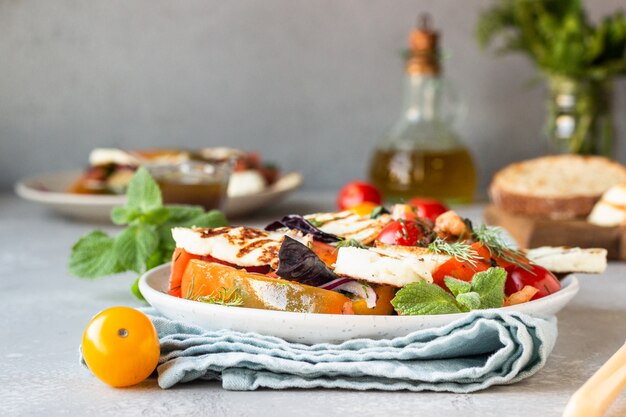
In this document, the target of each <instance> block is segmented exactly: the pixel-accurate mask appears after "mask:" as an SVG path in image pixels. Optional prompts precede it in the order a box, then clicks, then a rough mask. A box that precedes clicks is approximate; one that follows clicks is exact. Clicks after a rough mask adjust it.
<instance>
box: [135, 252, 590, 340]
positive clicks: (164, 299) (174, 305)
mask: <svg viewBox="0 0 626 417" xmlns="http://www.w3.org/2000/svg"><path fill="white" fill-rule="evenodd" d="M169 275H170V264H165V265H161V266H158V267H156V268H154V269H152V270H150V271H148V272H146V273H145V274H144V275H143V276H142V277H141V279H140V280H139V289H140V290H141V293H142V294H143V296H144V297H145V298H146V300H147V301H148V302H149V303H150V304H151V305H152V306H153V307H154V308H156V309H157V310H158V311H159V312H160V313H161V314H163V315H164V316H165V317H168V318H170V319H172V320H178V321H181V322H184V323H189V324H194V325H197V326H200V327H202V328H204V329H207V330H219V329H233V330H238V331H241V332H255V333H260V334H263V335H268V336H277V337H280V338H283V339H285V340H289V341H292V342H300V343H307V344H313V343H324V342H329V343H337V342H343V341H346V340H350V339H358V338H371V339H389V338H393V337H398V336H404V335H406V334H409V333H411V332H413V331H415V330H420V329H427V328H433V327H439V326H443V325H446V324H449V323H451V322H453V321H455V320H457V319H460V318H462V317H464V316H465V315H467V314H469V313H460V314H439V315H428V316H356V315H338V314H312V313H290V312H284V311H272V310H260V309H254V308H242V307H227V306H221V305H216V304H206V303H200V302H198V301H191V300H186V299H183V298H178V297H174V296H171V295H168V294H167V287H168V281H169ZM578 289H579V285H578V279H576V277H575V276H573V275H570V276H568V277H566V278H565V279H564V280H563V281H561V290H560V291H558V292H556V293H554V294H551V295H548V296H546V297H544V298H540V299H538V300H534V301H529V302H527V303H523V304H518V305H514V306H509V307H502V308H499V309H498V310H502V311H519V312H522V313H528V314H541V315H554V314H556V313H557V312H558V311H560V310H561V309H562V308H563V307H565V305H566V304H567V303H569V302H570V301H571V300H572V298H574V296H575V295H576V294H577V293H578Z"/></svg>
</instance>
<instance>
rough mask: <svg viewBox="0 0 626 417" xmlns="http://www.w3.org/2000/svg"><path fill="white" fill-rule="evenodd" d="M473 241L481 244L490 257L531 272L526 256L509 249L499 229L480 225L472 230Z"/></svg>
mask: <svg viewBox="0 0 626 417" xmlns="http://www.w3.org/2000/svg"><path fill="white" fill-rule="evenodd" d="M474 239H475V240H477V241H478V242H480V243H482V244H483V245H484V246H485V247H486V248H487V249H488V250H489V253H491V256H493V257H496V258H500V259H502V260H504V261H506V262H509V263H512V264H514V265H516V266H519V267H520V268H522V269H524V270H526V271H530V272H532V268H531V267H530V266H529V265H528V259H527V258H526V256H525V255H524V254H523V253H522V252H521V251H519V250H517V249H513V248H511V247H510V246H508V245H507V244H506V243H505V242H504V239H503V238H502V229H501V228H500V227H487V226H485V225H484V224H482V225H480V226H479V227H478V228H476V229H474Z"/></svg>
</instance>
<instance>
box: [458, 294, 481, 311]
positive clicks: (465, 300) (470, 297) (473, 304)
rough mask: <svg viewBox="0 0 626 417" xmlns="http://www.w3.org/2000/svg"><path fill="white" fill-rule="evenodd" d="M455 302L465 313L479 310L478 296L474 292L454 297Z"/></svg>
mask: <svg viewBox="0 0 626 417" xmlns="http://www.w3.org/2000/svg"><path fill="white" fill-rule="evenodd" d="M456 301H457V302H458V303H459V305H460V306H461V307H464V309H465V310H466V311H471V310H476V309H479V308H480V295H478V293H477V292H474V291H470V292H466V293H461V294H458V295H457V296H456Z"/></svg>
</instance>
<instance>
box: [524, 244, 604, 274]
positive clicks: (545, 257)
mask: <svg viewBox="0 0 626 417" xmlns="http://www.w3.org/2000/svg"><path fill="white" fill-rule="evenodd" d="M606 255H607V251H606V249H600V248H591V249H582V248H568V247H564V246H556V247H555V246H542V247H539V248H534V249H529V250H527V251H526V256H527V257H528V259H529V260H531V261H532V262H533V263H536V264H537V265H539V266H542V267H544V268H546V269H547V270H548V271H552V272H556V273H565V272H583V273H588V274H600V273H602V272H604V270H605V269H606Z"/></svg>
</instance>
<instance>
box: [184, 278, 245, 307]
mask: <svg viewBox="0 0 626 417" xmlns="http://www.w3.org/2000/svg"><path fill="white" fill-rule="evenodd" d="M194 282H195V277H194V276H193V275H192V276H191V284H190V285H189V288H187V294H185V298H186V299H187V300H192V301H198V302H201V303H207V304H219V305H223V306H240V305H243V295H242V294H241V291H240V290H239V288H238V287H232V288H225V287H220V288H219V289H218V290H216V291H213V292H212V293H211V294H209V295H200V292H201V291H202V287H200V289H199V290H198V292H197V293H196V294H194V293H193V288H194Z"/></svg>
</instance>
